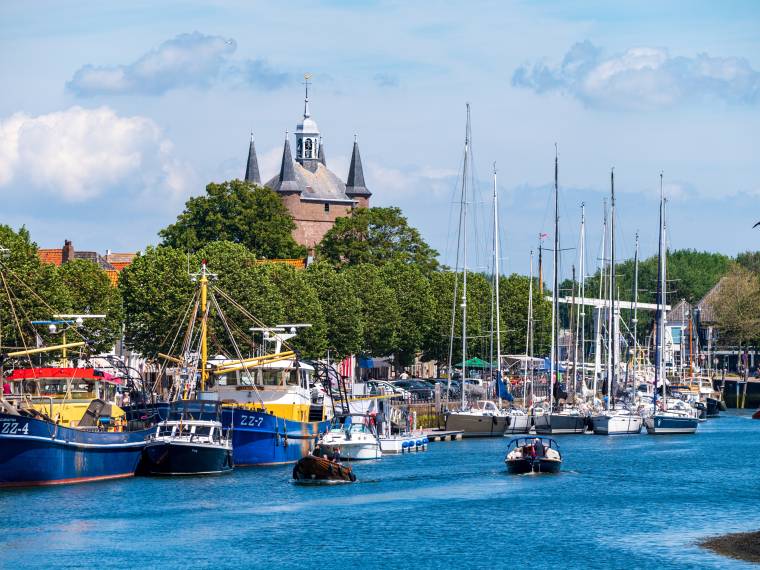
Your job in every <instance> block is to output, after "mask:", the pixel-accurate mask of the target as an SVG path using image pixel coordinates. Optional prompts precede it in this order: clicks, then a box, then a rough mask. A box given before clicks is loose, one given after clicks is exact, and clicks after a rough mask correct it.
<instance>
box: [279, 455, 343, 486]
mask: <svg viewBox="0 0 760 570" xmlns="http://www.w3.org/2000/svg"><path fill="white" fill-rule="evenodd" d="M293 479H294V480H295V481H296V482H297V483H310V484H315V483H317V484H319V483H321V484H324V483H353V482H355V481H356V475H354V472H353V470H352V469H351V467H349V466H348V465H343V464H342V463H337V462H335V461H331V460H330V459H327V458H325V457H321V456H318V455H311V454H310V455H307V456H306V457H302V458H301V459H299V460H298V462H297V463H296V464H295V465H294V466H293Z"/></svg>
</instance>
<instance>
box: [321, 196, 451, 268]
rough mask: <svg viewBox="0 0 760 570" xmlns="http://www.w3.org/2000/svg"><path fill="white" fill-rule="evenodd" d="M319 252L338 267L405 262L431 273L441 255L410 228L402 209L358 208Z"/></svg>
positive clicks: (326, 238) (333, 230) (324, 240)
mask: <svg viewBox="0 0 760 570" xmlns="http://www.w3.org/2000/svg"><path fill="white" fill-rule="evenodd" d="M317 253H318V255H319V257H320V258H321V259H323V260H325V261H327V262H328V263H330V264H332V265H334V266H336V267H341V266H344V265H358V264H360V263H371V264H374V265H384V264H386V263H404V264H413V265H416V266H418V267H420V268H421V269H423V270H424V271H425V272H428V271H432V270H434V269H436V267H437V266H438V262H437V260H436V257H437V256H438V253H437V252H436V251H435V250H434V249H432V248H431V247H430V246H429V245H428V244H427V243H425V240H424V239H422V236H421V235H420V233H419V231H417V230H416V229H415V228H413V227H411V226H410V225H409V223H408V222H407V220H406V218H405V217H404V216H403V214H402V213H401V210H400V209H399V208H357V209H356V210H354V211H353V213H352V214H351V215H350V216H346V217H342V218H338V219H337V220H336V221H335V225H334V226H333V227H332V228H331V229H330V230H329V231H328V232H327V233H326V234H325V236H324V238H322V242H321V243H320V244H319V246H318V248H317Z"/></svg>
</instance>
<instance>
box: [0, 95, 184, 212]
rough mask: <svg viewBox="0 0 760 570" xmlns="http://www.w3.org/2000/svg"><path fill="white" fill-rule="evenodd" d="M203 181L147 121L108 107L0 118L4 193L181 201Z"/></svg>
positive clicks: (69, 198)
mask: <svg viewBox="0 0 760 570" xmlns="http://www.w3.org/2000/svg"><path fill="white" fill-rule="evenodd" d="M194 182H195V174H194V172H193V169H192V168H191V167H189V166H188V165H186V164H184V163H183V162H182V161H181V160H179V159H178V158H177V157H176V156H175V154H174V152H173V148H172V143H171V141H169V140H167V139H165V138H164V136H163V134H162V132H161V129H160V128H159V127H158V126H157V125H156V124H155V123H154V122H153V121H152V120H150V119H148V118H145V117H139V116H136V117H121V116H119V115H117V114H116V113H115V112H114V111H113V110H111V109H109V108H108V107H100V108H97V109H83V108H81V107H72V108H70V109H67V110H65V111H59V112H55V113H49V114H46V115H39V116H36V117H32V116H29V115H26V114H23V113H16V114H14V115H12V116H11V117H9V118H7V119H5V120H0V188H3V187H6V188H8V189H9V190H19V189H21V190H23V192H25V193H27V194H28V193H30V192H33V191H38V192H42V193H46V194H49V195H54V196H56V197H59V198H62V199H63V200H64V201H67V202H82V201H85V200H89V199H93V198H97V197H99V196H102V195H104V194H106V193H108V192H109V191H110V190H113V189H119V190H120V191H121V192H122V193H126V194H130V193H131V194H133V195H135V196H137V197H139V198H151V199H157V200H160V201H167V202H174V201H176V200H177V199H180V198H182V197H184V196H185V195H187V193H188V192H189V191H190V190H191V188H192V187H193V186H192V185H193V183H194Z"/></svg>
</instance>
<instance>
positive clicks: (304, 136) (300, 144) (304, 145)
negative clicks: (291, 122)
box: [295, 73, 322, 172]
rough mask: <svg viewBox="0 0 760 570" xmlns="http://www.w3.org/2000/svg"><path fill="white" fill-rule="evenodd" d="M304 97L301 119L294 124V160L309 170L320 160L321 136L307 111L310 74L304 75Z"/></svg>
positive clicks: (314, 168)
mask: <svg viewBox="0 0 760 570" xmlns="http://www.w3.org/2000/svg"><path fill="white" fill-rule="evenodd" d="M303 78H304V85H305V86H306V97H305V98H304V102H303V121H301V122H300V123H298V125H297V126H296V132H295V135H296V161H297V162H298V163H299V164H300V165H301V166H303V167H304V168H306V169H307V170H310V171H311V172H315V171H316V170H317V165H318V164H319V162H320V150H321V149H320V146H321V142H322V138H321V137H320V136H319V127H317V123H316V121H314V119H312V118H311V113H310V111H309V79H311V74H309V73H307V74H306V75H304V77H303Z"/></svg>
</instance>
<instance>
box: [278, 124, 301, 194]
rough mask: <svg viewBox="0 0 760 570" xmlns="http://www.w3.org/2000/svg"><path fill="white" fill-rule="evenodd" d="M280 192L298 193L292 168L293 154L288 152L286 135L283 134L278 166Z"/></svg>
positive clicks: (294, 172) (288, 142)
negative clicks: (280, 161) (283, 143)
mask: <svg viewBox="0 0 760 570" xmlns="http://www.w3.org/2000/svg"><path fill="white" fill-rule="evenodd" d="M279 182H280V185H279V188H278V190H279V191H280V192H299V190H298V183H297V182H296V170H295V168H293V154H292V153H291V152H290V141H289V140H288V133H287V131H286V132H285V146H284V147H283V149H282V164H281V165H280V177H279Z"/></svg>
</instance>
